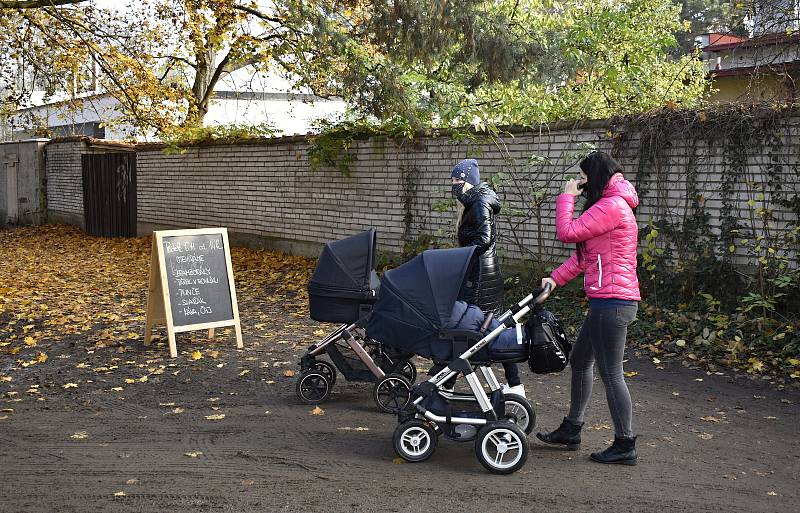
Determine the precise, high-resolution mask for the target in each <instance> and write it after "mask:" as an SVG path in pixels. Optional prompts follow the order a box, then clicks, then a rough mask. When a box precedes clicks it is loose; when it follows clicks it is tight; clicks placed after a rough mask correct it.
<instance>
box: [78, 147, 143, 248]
mask: <svg viewBox="0 0 800 513" xmlns="http://www.w3.org/2000/svg"><path fill="white" fill-rule="evenodd" d="M81 164H82V165H83V220H84V224H85V229H86V233H88V234H90V235H98V236H101V237H135V236H136V153H134V152H119V153H102V154H84V155H81Z"/></svg>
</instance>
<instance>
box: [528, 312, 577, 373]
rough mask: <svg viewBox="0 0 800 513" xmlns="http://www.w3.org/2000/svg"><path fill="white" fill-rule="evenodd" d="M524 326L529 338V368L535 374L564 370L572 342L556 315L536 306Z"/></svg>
mask: <svg viewBox="0 0 800 513" xmlns="http://www.w3.org/2000/svg"><path fill="white" fill-rule="evenodd" d="M537 306H538V305H537ZM525 327H526V329H527V332H528V337H529V338H530V345H529V348H530V354H529V357H528V365H529V366H530V368H531V370H532V371H533V372H535V373H536V374H547V373H549V372H560V371H562V370H564V368H566V366H567V364H568V363H569V353H570V351H572V343H571V342H570V341H569V339H568V338H567V334H566V333H564V329H563V328H562V327H561V324H560V323H559V322H558V319H556V316H555V315H553V313H552V312H550V311H548V310H545V309H543V308H541V307H539V308H536V310H535V311H534V312H533V313H532V314H531V316H530V318H528V321H527V322H526V323H525Z"/></svg>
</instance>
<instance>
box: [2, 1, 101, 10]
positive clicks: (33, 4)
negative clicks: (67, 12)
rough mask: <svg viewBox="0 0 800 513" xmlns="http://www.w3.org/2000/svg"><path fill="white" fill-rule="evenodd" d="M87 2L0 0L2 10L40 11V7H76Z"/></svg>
mask: <svg viewBox="0 0 800 513" xmlns="http://www.w3.org/2000/svg"><path fill="white" fill-rule="evenodd" d="M85 1H86V0H19V1H14V2H12V1H10V0H8V1H7V0H0V9H38V8H39V7H55V6H57V5H74V4H80V3H83V2H85Z"/></svg>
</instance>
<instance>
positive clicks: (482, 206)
mask: <svg viewBox="0 0 800 513" xmlns="http://www.w3.org/2000/svg"><path fill="white" fill-rule="evenodd" d="M462 203H463V204H464V214H463V215H462V216H461V223H460V224H459V225H458V244H459V246H477V248H476V249H475V255H476V257H477V258H478V259H479V263H480V265H475V266H473V269H472V271H471V273H470V275H469V277H468V278H467V284H466V287H465V291H464V292H463V294H462V297H461V298H460V299H462V300H463V301H466V302H467V303H472V304H475V305H478V306H479V307H480V308H481V310H483V311H484V312H487V313H488V312H494V313H499V312H500V311H501V309H502V308H503V276H502V274H501V272H500V262H498V259H497V252H496V251H495V241H496V239H497V227H496V225H495V216H496V215H497V214H498V213H499V212H500V200H499V199H498V198H497V194H495V192H494V191H493V190H492V189H491V188H490V187H489V185H488V184H486V183H483V182H481V183H480V184H478V185H476V186H475V187H473V188H472V189H470V190H468V191H467V192H465V193H464V195H463V198H462Z"/></svg>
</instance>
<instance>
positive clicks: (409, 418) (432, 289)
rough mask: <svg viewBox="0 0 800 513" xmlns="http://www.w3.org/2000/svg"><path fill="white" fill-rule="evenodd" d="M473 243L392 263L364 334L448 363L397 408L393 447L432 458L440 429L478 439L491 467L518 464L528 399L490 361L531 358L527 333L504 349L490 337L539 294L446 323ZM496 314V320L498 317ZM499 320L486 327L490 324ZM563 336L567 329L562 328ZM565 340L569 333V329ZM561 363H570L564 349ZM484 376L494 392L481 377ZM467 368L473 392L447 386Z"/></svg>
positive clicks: (412, 458) (528, 420) (529, 415)
mask: <svg viewBox="0 0 800 513" xmlns="http://www.w3.org/2000/svg"><path fill="white" fill-rule="evenodd" d="M473 251H474V248H472V247H466V248H457V249H442V250H429V251H425V252H423V253H422V254H421V255H419V256H417V257H415V258H414V259H412V260H410V261H409V262H407V263H405V264H403V265H402V266H400V267H397V268H395V269H392V270H390V271H387V272H386V274H385V275H384V277H383V280H382V284H381V290H380V294H379V296H378V300H377V302H376V303H375V305H374V307H373V310H372V315H371V316H370V319H369V323H368V325H367V335H368V336H369V337H372V338H375V339H378V340H381V342H382V343H383V344H384V345H386V346H390V347H394V348H396V349H398V350H401V351H405V352H413V353H415V354H418V355H420V356H423V357H427V358H431V359H433V360H434V361H436V360H441V359H442V358H447V359H448V363H447V365H446V366H444V368H442V370H440V371H439V372H437V373H436V374H435V375H434V376H433V377H432V378H431V379H430V380H428V381H426V382H423V383H420V384H418V385H415V386H414V387H413V389H412V392H411V402H410V403H409V406H408V407H406V408H405V409H404V410H403V411H401V412H400V414H399V425H398V427H397V429H396V430H395V432H394V436H393V443H394V449H395V451H396V452H397V454H398V456H400V457H401V458H403V459H404V460H406V461H409V462H419V461H424V460H426V459H428V458H429V457H430V456H431V455H432V454H433V452H434V450H435V449H436V445H437V439H438V437H439V436H440V435H444V436H445V437H446V438H449V439H452V440H455V441H472V440H474V442H475V451H476V454H477V457H478V460H479V461H480V462H481V464H483V466H484V467H486V468H487V469H488V470H489V471H491V472H494V473H499V474H508V473H512V472H515V471H516V470H518V469H519V468H521V467H522V466H523V465H524V464H525V460H526V459H527V456H528V439H527V436H526V435H527V434H529V433H530V432H531V431H532V430H533V427H534V424H535V422H536V416H535V413H534V410H533V407H532V406H531V404H530V403H529V402H528V401H527V400H526V399H525V398H524V397H522V396H517V395H513V394H505V395H504V394H503V392H502V390H501V387H500V384H499V382H498V381H497V378H496V377H495V375H494V373H493V372H492V369H491V365H492V364H493V363H497V362H499V361H514V362H520V361H525V360H528V357H529V351H530V350H531V347H530V344H529V342H528V341H526V342H525V343H524V344H520V345H519V347H518V348H516V349H514V350H508V349H506V350H505V351H504V352H503V353H502V354H497V353H494V352H493V351H492V347H491V343H492V341H494V340H495V339H497V338H498V337H499V336H500V335H501V334H502V333H503V332H504V331H505V330H506V329H508V328H512V329H517V325H518V324H520V319H522V318H523V317H524V316H525V315H527V314H528V313H529V312H530V311H531V310H532V309H533V308H534V304H536V303H537V302H538V301H539V300H541V298H542V295H541V294H542V293H543V292H544V291H542V292H541V293H540V294H539V295H536V296H535V295H534V294H531V295H529V296H528V297H526V298H525V299H523V300H522V301H520V302H519V304H517V305H515V306H514V308H513V309H512V310H510V311H508V312H506V313H504V314H502V315H501V316H500V317H499V318H498V319H497V320H496V321H495V322H494V323H493V324H492V323H491V318H488V319H487V320H486V322H484V324H483V326H482V329H481V331H465V330H443V329H442V327H443V326H445V325H446V323H448V322H449V319H450V316H451V310H452V309H453V306H454V304H455V302H456V300H457V297H458V295H459V291H460V289H461V287H462V286H463V283H464V278H465V276H466V275H467V271H468V268H469V265H470V262H471V260H472V253H473ZM498 321H499V322H498ZM490 324H491V325H493V326H495V327H494V328H493V329H491V330H489V332H488V333H484V332H483V330H486V329H487V327H488V326H490ZM558 330H559V331H560V336H562V337H564V335H563V330H560V327H558ZM564 342H566V337H564ZM562 356H564V362H563V363H564V365H566V355H562ZM476 371H480V374H481V375H482V376H483V378H484V380H485V382H486V384H487V385H488V389H489V393H488V395H487V393H486V392H485V391H484V388H483V385H482V384H481V381H480V380H479V378H478V373H477V372H476ZM458 375H463V376H464V377H465V378H466V381H467V383H468V385H469V389H470V393H468V394H457V393H454V392H450V391H449V390H446V389H445V387H444V386H443V385H444V384H445V383H446V382H448V381H449V380H451V379H452V378H454V377H456V376H458Z"/></svg>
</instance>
